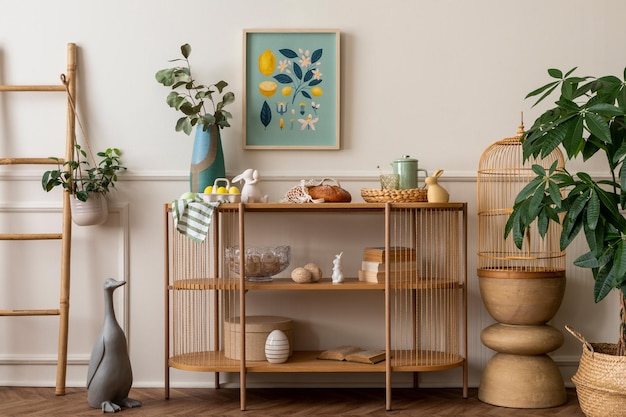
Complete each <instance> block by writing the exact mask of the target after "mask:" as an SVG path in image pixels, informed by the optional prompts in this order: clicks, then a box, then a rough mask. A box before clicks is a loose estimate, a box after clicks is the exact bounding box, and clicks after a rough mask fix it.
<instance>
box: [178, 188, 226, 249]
mask: <svg viewBox="0 0 626 417" xmlns="http://www.w3.org/2000/svg"><path fill="white" fill-rule="evenodd" d="M219 205H220V203H219V202H216V203H207V202H205V201H203V200H201V199H198V198H197V197H196V199H195V200H182V199H181V200H174V201H173V202H172V215H173V217H174V227H175V228H176V230H178V231H179V232H180V233H182V234H183V235H185V236H187V237H189V238H190V239H191V240H193V241H195V242H199V243H202V242H204V239H205V238H206V236H207V233H208V232H209V226H210V225H211V217H212V215H213V211H215V209H216V208H217V206H219Z"/></svg>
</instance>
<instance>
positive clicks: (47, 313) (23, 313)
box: [0, 309, 61, 316]
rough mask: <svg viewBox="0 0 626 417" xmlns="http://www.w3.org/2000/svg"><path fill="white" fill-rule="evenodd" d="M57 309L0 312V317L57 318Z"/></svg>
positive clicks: (58, 311) (58, 312)
mask: <svg viewBox="0 0 626 417" xmlns="http://www.w3.org/2000/svg"><path fill="white" fill-rule="evenodd" d="M59 314H61V313H60V310H59V309H51V310H0V316H58V315H59Z"/></svg>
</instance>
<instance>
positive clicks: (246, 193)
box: [233, 168, 267, 203]
mask: <svg viewBox="0 0 626 417" xmlns="http://www.w3.org/2000/svg"><path fill="white" fill-rule="evenodd" d="M259 180H260V178H259V171H257V170H256V169H252V168H248V169H246V170H245V171H244V172H242V173H241V174H239V175H237V176H236V177H235V178H233V182H241V181H244V182H245V183H244V185H243V188H242V189H241V202H242V203H267V195H265V196H262V195H261V190H260V189H259V186H258V185H257V183H258V182H259Z"/></svg>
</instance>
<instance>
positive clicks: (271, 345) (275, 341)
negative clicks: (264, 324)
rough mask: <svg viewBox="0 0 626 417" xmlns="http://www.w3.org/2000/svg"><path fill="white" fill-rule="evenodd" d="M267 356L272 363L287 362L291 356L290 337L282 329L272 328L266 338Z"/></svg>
mask: <svg viewBox="0 0 626 417" xmlns="http://www.w3.org/2000/svg"><path fill="white" fill-rule="evenodd" d="M265 357H266V358H267V360H268V362H270V363H285V362H287V358H289V339H288V338H287V335H286V334H285V333H284V332H283V331H282V330H272V332H271V333H270V334H269V335H268V336H267V339H266V340H265Z"/></svg>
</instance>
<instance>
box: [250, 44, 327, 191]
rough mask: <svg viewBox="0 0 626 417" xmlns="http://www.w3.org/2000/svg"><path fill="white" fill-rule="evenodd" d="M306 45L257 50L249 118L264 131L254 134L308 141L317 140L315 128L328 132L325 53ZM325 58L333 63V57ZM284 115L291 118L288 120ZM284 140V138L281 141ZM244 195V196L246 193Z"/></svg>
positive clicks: (279, 46)
mask: <svg viewBox="0 0 626 417" xmlns="http://www.w3.org/2000/svg"><path fill="white" fill-rule="evenodd" d="M305 44H306V45H293V46H292V45H278V46H276V47H274V48H272V49H269V48H267V45H266V46H265V47H262V48H259V49H257V51H258V52H256V53H257V54H258V69H259V72H258V73H256V75H254V76H253V77H252V78H251V80H253V84H251V85H252V86H254V85H257V86H258V90H257V91H258V93H257V96H256V97H255V99H254V103H255V104H254V107H256V106H257V105H258V106H259V107H257V110H255V111H253V112H252V114H254V116H252V117H256V118H257V119H256V120H257V122H256V123H258V122H259V121H260V125H261V126H262V127H263V129H264V130H263V131H259V132H257V133H258V134H260V135H274V134H277V131H278V132H289V133H288V134H289V135H290V136H291V135H293V134H296V135H299V136H300V135H306V139H307V140H309V139H311V140H317V138H315V136H319V134H318V133H317V129H316V127H322V130H324V129H328V127H324V126H328V123H327V122H326V121H325V120H324V119H325V117H324V114H325V113H326V109H327V107H326V103H327V102H328V100H327V99H326V96H328V93H329V92H331V91H332V89H331V88H330V86H329V87H326V85H327V84H325V83H324V79H326V77H324V73H325V72H326V70H325V69H324V68H328V67H327V65H328V64H326V65H322V64H323V63H326V62H325V61H323V60H322V57H323V56H324V52H325V51H324V49H323V48H320V47H315V48H312V47H311V46H313V45H311V42H305ZM328 59H329V60H332V56H330V57H328ZM331 68H332V67H331ZM327 76H328V74H327ZM324 90H326V91H324ZM324 93H326V94H324ZM259 96H260V97H259ZM322 96H324V97H322ZM257 103H258V104H257ZM287 114H290V116H291V117H290V118H287ZM307 114H308V116H307V117H306V118H305V117H304V116H306V115H307ZM257 115H258V116H257ZM300 116H302V117H300ZM275 120H276V121H277V122H278V123H276V122H275ZM251 121H252V119H251ZM287 121H288V123H286V122H287ZM295 121H297V122H300V123H301V124H302V125H301V126H300V129H297V130H296V129H294V122H295ZM316 124H317V125H316ZM295 126H298V123H295ZM296 131H297V133H296ZM284 134H285V133H280V135H284ZM285 139H286V138H285V137H284V136H283V138H282V139H280V140H283V141H284V140H285ZM287 139H289V140H291V138H287ZM243 193H244V194H245V190H244V192H243Z"/></svg>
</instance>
